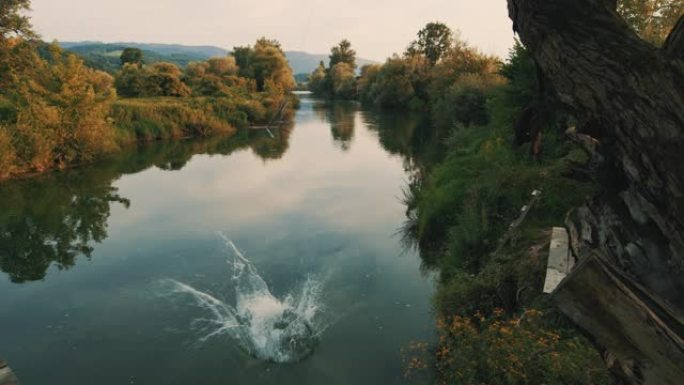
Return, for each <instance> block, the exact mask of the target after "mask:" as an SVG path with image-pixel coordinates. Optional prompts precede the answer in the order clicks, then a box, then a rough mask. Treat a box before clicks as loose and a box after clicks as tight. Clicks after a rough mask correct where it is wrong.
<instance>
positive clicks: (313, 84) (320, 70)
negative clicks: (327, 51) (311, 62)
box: [309, 60, 328, 95]
mask: <svg viewBox="0 0 684 385" xmlns="http://www.w3.org/2000/svg"><path fill="white" fill-rule="evenodd" d="M327 75H328V71H327V70H326V69H325V63H323V61H322V60H321V62H320V63H319V64H318V67H316V69H315V70H314V71H313V72H312V73H311V75H309V90H310V91H311V92H313V93H315V94H317V95H324V94H326V93H327V92H328V84H327Z"/></svg>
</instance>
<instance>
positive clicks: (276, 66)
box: [232, 38, 296, 92]
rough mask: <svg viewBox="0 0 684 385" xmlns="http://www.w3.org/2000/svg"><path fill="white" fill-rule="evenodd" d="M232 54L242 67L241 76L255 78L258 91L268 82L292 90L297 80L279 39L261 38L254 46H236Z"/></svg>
mask: <svg viewBox="0 0 684 385" xmlns="http://www.w3.org/2000/svg"><path fill="white" fill-rule="evenodd" d="M232 56H233V57H234V58H235V62H236V64H237V66H238V67H239V68H240V71H239V73H240V76H243V77H247V78H251V79H254V80H255V82H256V88H257V91H260V92H261V91H264V90H266V84H267V83H269V84H271V86H275V87H277V88H280V89H282V90H283V91H291V90H293V89H294V88H295V86H296V82H295V80H294V75H293V73H292V68H290V64H289V63H288V61H287V58H286V57H285V52H283V49H282V47H281V46H280V43H279V42H278V41H277V40H270V39H266V38H261V39H259V40H257V42H256V44H255V45H254V47H253V48H251V47H236V48H235V49H234V50H233V53H232Z"/></svg>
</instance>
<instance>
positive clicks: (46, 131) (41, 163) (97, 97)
mask: <svg viewBox="0 0 684 385" xmlns="http://www.w3.org/2000/svg"><path fill="white" fill-rule="evenodd" d="M32 60H33V62H32V66H31V70H30V72H28V73H24V74H22V77H21V78H20V79H19V80H18V82H17V84H16V86H15V88H14V89H13V90H12V91H11V95H10V97H11V100H13V103H14V108H15V118H14V119H13V121H12V122H10V123H9V124H8V126H7V130H8V131H9V132H10V134H11V137H12V143H13V147H14V150H15V154H16V161H15V166H16V167H17V168H20V169H24V170H25V169H29V170H35V171H44V170H47V169H51V168H61V167H65V166H67V165H69V164H74V163H82V162H88V161H91V160H93V159H94V158H95V157H96V156H98V155H100V154H102V153H105V152H107V151H110V150H111V149H113V148H114V147H115V144H114V140H113V130H112V127H111V126H110V124H109V123H108V122H107V119H106V117H107V114H108V113H109V107H110V103H111V102H112V101H113V99H114V98H115V97H116V93H115V91H114V90H113V88H112V78H111V76H109V75H108V74H106V73H104V72H99V71H95V70H92V69H90V68H88V67H86V66H85V65H84V64H83V61H82V60H81V59H79V58H77V57H76V56H74V55H65V54H64V53H63V52H62V51H61V50H60V49H59V48H58V47H57V46H55V45H53V46H51V47H50V59H49V61H48V60H44V59H42V58H41V57H39V56H38V55H37V54H36V53H34V54H33V56H32Z"/></svg>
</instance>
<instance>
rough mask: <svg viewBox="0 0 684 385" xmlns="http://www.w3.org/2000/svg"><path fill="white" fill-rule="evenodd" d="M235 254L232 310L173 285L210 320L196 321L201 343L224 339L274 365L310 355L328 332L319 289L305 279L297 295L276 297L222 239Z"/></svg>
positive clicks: (190, 289)
mask: <svg viewBox="0 0 684 385" xmlns="http://www.w3.org/2000/svg"><path fill="white" fill-rule="evenodd" d="M222 237H223V238H224V240H225V241H226V245H227V246H228V247H230V249H231V250H232V252H233V259H232V263H231V261H229V264H231V265H232V269H233V276H232V282H233V284H234V286H235V305H234V306H233V305H229V304H227V303H225V302H223V301H221V300H219V299H217V298H216V297H214V296H212V295H210V294H208V293H205V292H202V291H200V290H197V289H195V288H193V287H192V286H189V285H187V284H184V283H182V282H178V281H175V280H171V283H172V284H173V287H174V289H173V291H174V292H175V293H179V294H185V295H190V296H191V298H193V299H194V301H195V303H196V305H197V306H199V307H200V308H202V309H205V310H206V311H207V313H209V314H210V318H202V319H197V320H195V321H194V325H195V326H199V327H200V328H201V329H202V330H203V332H204V336H203V337H201V338H200V342H205V341H207V340H209V339H211V338H213V337H217V336H224V335H227V336H229V337H230V338H232V339H233V340H235V341H236V342H237V343H238V344H239V346H240V347H241V348H243V349H244V350H245V351H247V352H248V353H249V354H251V355H253V356H255V357H256V358H259V359H262V360H266V361H272V362H278V363H286V362H296V361H299V360H301V359H303V358H305V357H306V356H308V355H309V354H311V352H312V351H313V349H314V348H315V346H316V343H317V341H318V338H319V337H320V336H321V334H322V333H323V331H324V330H325V328H326V323H325V322H324V321H323V319H322V310H323V309H322V305H321V301H320V298H321V291H322V284H321V283H320V282H319V281H318V280H316V279H315V278H313V277H309V278H308V279H307V280H306V282H305V283H304V285H303V286H302V288H301V289H300V291H298V292H294V293H290V294H288V295H287V296H285V298H284V299H282V300H281V299H278V298H276V297H275V296H274V295H273V294H272V293H271V291H270V290H269V288H268V285H267V284H266V282H265V281H264V280H263V278H261V276H260V275H259V273H258V272H257V269H256V268H255V267H254V265H253V264H252V263H251V262H250V261H249V260H248V259H247V258H245V256H244V255H243V254H242V253H241V252H240V250H238V248H237V247H236V246H235V244H233V242H232V241H230V240H229V239H227V238H226V237H225V236H222Z"/></svg>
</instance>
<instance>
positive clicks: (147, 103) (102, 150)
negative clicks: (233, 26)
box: [0, 0, 294, 179]
mask: <svg viewBox="0 0 684 385" xmlns="http://www.w3.org/2000/svg"><path fill="white" fill-rule="evenodd" d="M28 6H29V1H28V0H11V1H3V2H2V4H1V5H0V70H1V71H0V179H2V178H6V177H9V176H12V175H18V174H23V173H29V172H43V171H47V170H51V169H63V168H66V167H69V166H71V165H76V164H82V163H86V162H91V161H94V160H96V159H99V158H101V157H102V156H103V155H104V154H107V153H110V152H112V151H116V150H118V149H119V148H120V146H121V144H123V143H126V142H130V141H133V140H152V139H162V138H177V137H187V136H206V135H209V134H212V133H216V132H231V133H232V132H235V130H236V128H239V127H245V126H247V125H248V124H250V123H253V122H260V123H264V122H267V121H268V120H270V118H271V117H272V115H273V114H274V113H275V111H276V110H278V109H279V108H280V106H281V105H282V104H283V102H284V101H285V100H286V98H288V95H287V93H288V92H289V91H290V90H292V89H293V88H294V79H293V76H292V70H291V69H290V67H289V65H288V63H287V60H286V59H285V54H284V53H283V51H282V49H281V47H280V44H279V43H278V42H276V41H274V40H267V39H259V40H258V41H257V43H256V44H255V46H254V48H250V47H244V48H239V49H236V52H235V53H234V55H232V56H228V57H218V58H212V59H209V60H207V61H204V62H197V63H191V64H189V65H188V66H187V68H185V69H184V70H183V69H181V68H180V67H179V66H177V65H175V64H172V63H167V62H153V63H152V64H145V60H144V52H143V51H141V50H140V49H137V48H126V49H123V50H122V52H121V53H120V56H119V58H118V60H120V62H121V68H120V70H119V71H117V72H116V73H115V77H114V78H113V77H112V76H110V75H109V74H107V73H105V72H102V71H97V70H94V69H92V68H90V67H88V66H87V65H86V64H85V63H84V61H83V60H82V59H81V58H79V57H77V56H75V55H74V54H72V53H65V52H64V51H62V50H61V49H60V48H59V47H58V46H57V45H56V44H53V45H46V44H45V43H42V42H40V41H38V40H37V39H35V34H34V33H33V32H32V30H31V27H30V24H29V20H28V18H26V17H25V16H23V14H22V12H23V11H25V10H27V9H28ZM238 60H242V61H243V62H244V67H242V68H241V67H239V66H238ZM114 87H116V90H115V89H114ZM117 91H118V93H117ZM117 95H118V96H119V97H125V98H133V99H124V100H117ZM143 98H144V99H143ZM169 98H170V99H169Z"/></svg>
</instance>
